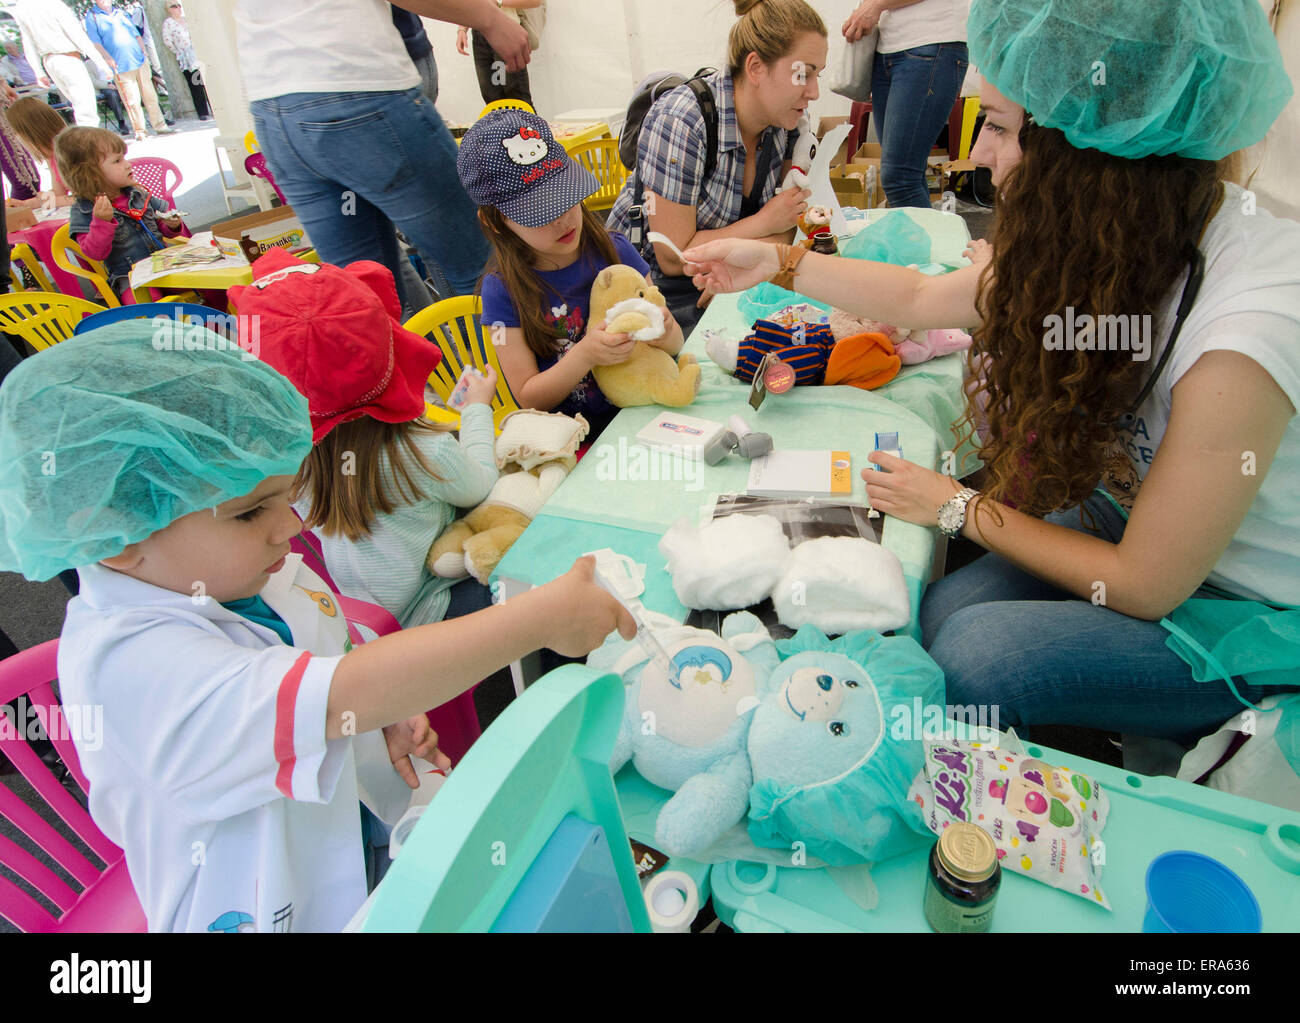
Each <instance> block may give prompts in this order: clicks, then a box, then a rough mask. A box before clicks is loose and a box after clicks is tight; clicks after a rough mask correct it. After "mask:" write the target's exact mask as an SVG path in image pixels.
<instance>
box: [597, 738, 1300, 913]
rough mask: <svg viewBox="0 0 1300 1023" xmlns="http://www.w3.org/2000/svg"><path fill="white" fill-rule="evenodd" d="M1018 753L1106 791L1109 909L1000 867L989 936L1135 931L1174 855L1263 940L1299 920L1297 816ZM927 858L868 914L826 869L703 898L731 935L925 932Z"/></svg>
mask: <svg viewBox="0 0 1300 1023" xmlns="http://www.w3.org/2000/svg"><path fill="white" fill-rule="evenodd" d="M957 727H960V726H957ZM1025 748H1026V752H1028V753H1029V755H1030V756H1035V757H1041V758H1042V759H1044V760H1046V761H1047V762H1048V763H1050V764H1052V765H1054V766H1055V765H1064V766H1067V767H1069V768H1071V769H1072V770H1075V771H1079V772H1082V773H1084V774H1087V775H1090V776H1091V777H1093V778H1095V779H1096V780H1098V781H1100V782H1101V783H1102V784H1103V785H1108V786H1109V797H1110V816H1109V818H1108V819H1107V821H1106V828H1105V830H1104V831H1103V833H1102V836H1101V838H1102V841H1104V842H1105V850H1106V861H1105V863H1104V864H1103V865H1102V874H1101V884H1102V888H1103V890H1104V891H1105V892H1106V896H1107V898H1108V899H1109V900H1110V904H1111V910H1110V911H1107V910H1105V909H1104V908H1102V907H1101V906H1099V905H1097V904H1095V903H1093V902H1090V901H1089V900H1087V899H1084V898H1081V897H1078V896H1075V895H1073V894H1072V893H1070V892H1066V891H1062V890H1061V889H1058V888H1052V887H1050V886H1049V885H1046V884H1043V883H1042V882H1040V881H1036V880H1031V879H1030V878H1028V877H1024V876H1023V875H1020V874H1015V873H1012V872H1011V871H1009V870H1004V871H1003V872H1002V886H1001V889H1000V891H999V894H998V900H997V906H996V908H995V910H994V914H993V930H994V931H995V932H1010V931H1037V932H1051V931H1058V932H1059V931H1072V932H1128V933H1134V932H1137V931H1141V930H1142V917H1143V914H1144V913H1145V911H1146V888H1145V877H1146V870H1147V867H1148V866H1149V865H1150V863H1151V861H1152V860H1154V859H1155V858H1156V857H1157V856H1159V855H1160V854H1161V853H1164V852H1169V851H1171V850H1175V849H1186V850H1191V851H1193V852H1199V853H1203V854H1204V855H1206V856H1210V857H1212V858H1213V859H1216V860H1218V861H1219V862H1220V863H1222V864H1224V865H1225V866H1226V867H1228V868H1229V869H1230V870H1232V871H1233V872H1234V873H1236V874H1237V876H1238V877H1240V878H1241V879H1242V880H1243V881H1244V882H1245V883H1246V885H1247V886H1248V887H1249V888H1250V889H1251V891H1252V892H1253V893H1254V895H1255V898H1256V899H1257V900H1258V901H1259V905H1260V909H1261V910H1262V913H1263V929H1264V930H1265V931H1294V930H1295V929H1296V926H1297V924H1298V923H1300V813H1295V812H1294V811H1291V810H1284V809H1281V808H1280V807H1274V806H1269V805H1268V804H1266V803H1259V802H1256V801H1255V800H1252V799H1244V798H1242V797H1240V796H1231V795H1228V794H1226V793H1223V792H1218V791H1216V790H1214V789H1208V788H1204V787H1202V786H1199V785H1193V784H1191V783H1189V782H1183V781H1178V780H1176V779H1174V778H1165V777H1161V778H1151V777H1147V776H1145V775H1138V774H1133V773H1132V772H1129V771H1125V770H1123V769H1121V768H1117V767H1110V766H1108V765H1106V764H1098V763H1095V762H1093V761H1091V760H1087V759H1085V758H1083V757H1076V756H1073V755H1071V754H1068V753H1061V752H1059V751H1057V750H1053V749H1049V748H1047V747H1044V746H1039V745H1036V744H1033V743H1026V744H1025ZM618 784H619V786H620V788H621V786H623V785H624V784H632V786H633V788H632V791H633V792H634V793H635V795H636V798H637V799H638V800H639V802H640V804H641V806H642V813H643V814H644V813H645V812H646V810H645V809H644V802H645V798H646V797H645V793H644V786H645V785H646V783H645V782H644V781H642V780H641V779H640V778H637V779H635V782H634V783H631V782H629V781H628V780H627V779H625V778H624V774H623V773H620V774H619V777H618ZM662 795H663V797H664V798H666V797H667V795H668V793H662ZM928 856H929V846H928V845H927V846H925V847H924V848H919V849H917V850H916V851H914V852H911V853H906V854H904V855H901V856H895V857H894V858H892V859H890V860H886V861H884V862H882V863H878V864H875V865H874V866H873V867H872V870H871V876H872V880H873V881H874V883H875V886H876V889H877V892H878V894H879V903H878V904H877V905H876V907H875V908H874V909H872V910H870V911H867V910H863V909H862V908H860V907H859V906H858V905H857V904H856V903H854V902H853V901H852V900H851V899H849V898H847V897H846V896H845V894H844V893H843V892H842V891H841V890H840V888H839V886H838V885H836V884H835V882H834V881H833V880H831V877H830V875H829V874H828V873H827V872H826V871H825V870H809V869H807V868H795V867H768V866H767V865H759V864H756V863H745V862H741V861H732V862H729V863H722V864H717V865H715V866H714V867H713V869H712V873H711V876H710V891H711V892H712V895H713V905H714V909H715V910H716V912H717V914H718V917H719V919H721V920H722V921H723V923H725V924H727V925H728V926H730V927H733V928H734V929H736V930H739V931H874V932H884V933H889V932H898V931H928V930H929V925H928V924H927V923H926V920H925V916H924V914H923V912H922V909H921V903H922V897H923V895H924V892H925V885H926V884H927V865H926V859H927V857H928ZM667 869H672V861H671V860H670V861H669V863H668V866H667Z"/></svg>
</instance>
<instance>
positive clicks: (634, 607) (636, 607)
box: [591, 568, 677, 681]
mask: <svg viewBox="0 0 1300 1023" xmlns="http://www.w3.org/2000/svg"><path fill="white" fill-rule="evenodd" d="M591 577H592V581H593V582H594V583H595V584H596V585H597V586H599V587H600V588H601V589H602V590H604V591H605V592H606V593H608V594H610V595H612V596H613V598H614V599H615V600H617V601H618V602H619V603H620V604H622V605H623V607H625V608H626V609H627V613H628V614H630V615H631V616H632V621H633V622H634V623H635V624H636V641H637V642H638V643H639V644H641V649H642V650H644V651H645V652H646V653H647V654H649V655H650V659H651V660H652V661H654V662H655V664H657V665H659V667H660V669H662V671H663V673H664V674H665V675H666V676H667V677H668V679H669V681H673V680H674V678H675V676H676V674H677V671H676V669H675V668H674V667H673V661H672V658H671V657H669V656H668V651H667V650H666V649H664V645H663V644H662V643H660V642H659V640H658V639H657V638H656V637H655V634H654V633H653V632H652V631H651V629H650V626H648V625H647V624H646V622H645V619H644V618H642V617H641V612H642V611H643V610H645V608H644V606H643V605H642V603H641V601H639V600H637V599H636V598H635V597H625V596H623V594H622V593H620V592H619V589H618V587H617V586H615V585H614V584H613V583H612V582H610V580H609V579H608V578H607V577H606V576H604V575H602V574H601V572H600V569H599V568H596V569H593V570H592V574H591Z"/></svg>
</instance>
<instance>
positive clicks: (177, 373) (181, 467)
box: [0, 318, 311, 579]
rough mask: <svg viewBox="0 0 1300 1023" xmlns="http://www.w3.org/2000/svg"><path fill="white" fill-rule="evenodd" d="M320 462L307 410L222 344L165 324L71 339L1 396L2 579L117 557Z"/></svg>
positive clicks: (286, 388) (205, 333)
mask: <svg viewBox="0 0 1300 1023" xmlns="http://www.w3.org/2000/svg"><path fill="white" fill-rule="evenodd" d="M310 450H311V420H310V418H309V417H308V414H307V401H306V399H305V398H303V397H302V395H300V394H299V393H298V392H297V391H296V390H294V388H293V385H292V384H290V383H289V382H288V381H287V380H286V379H285V378H284V377H282V376H281V375H280V374H279V373H277V372H276V371H275V370H273V369H272V368H271V367H270V366H267V365H266V364H265V363H262V362H259V361H257V360H256V359H254V358H253V357H252V356H251V355H249V354H248V353H247V352H245V351H243V350H242V349H240V348H239V347H238V346H237V345H236V344H235V343H234V342H233V341H231V340H228V339H227V338H225V337H223V336H221V335H219V334H215V333H213V332H211V331H209V330H206V329H204V328H202V327H200V326H198V325H195V324H181V323H177V322H176V321H174V320H171V319H169V318H158V319H152V320H150V319H139V320H133V321H127V322H124V323H116V324H112V325H110V326H107V327H101V328H99V329H98V330H92V331H89V332H87V333H85V334H82V335H79V336H77V337H72V338H69V339H68V340H66V341H63V342H60V343H59V344H56V345H55V346H54V347H52V348H49V349H46V350H45V351H43V352H41V353H40V354H38V355H35V356H33V357H31V358H29V359H25V360H24V361H23V362H22V363H21V364H20V365H19V366H18V367H17V368H15V369H14V370H13V371H12V372H11V373H10V374H9V375H8V376H7V377H6V378H5V381H4V386H3V387H0V569H10V570H16V571H19V572H22V573H23V575H25V576H27V577H28V578H29V579H49V578H51V577H52V576H54V575H56V574H57V573H58V572H60V571H62V570H63V569H65V568H77V567H80V566H82V565H89V564H92V563H94V562H96V561H99V560H101V559H103V558H109V557H113V556H114V555H117V554H120V553H121V552H122V551H123V549H124V548H126V547H127V545H129V544H133V543H137V542H139V541H141V540H143V539H145V538H146V537H148V536H149V535H150V534H152V533H155V532H157V531H158V530H160V529H162V528H163V527H165V526H167V525H169V524H170V523H172V522H174V521H175V520H176V519H178V518H180V517H181V516H182V515H188V514H189V513H190V512H194V511H199V510H201V509H204V508H211V507H214V506H215V505H218V504H220V503H221V502H223V501H229V500H231V499H233V498H237V497H243V496H244V495H246V494H248V493H249V492H250V491H252V490H253V489H254V488H255V487H256V486H257V485H258V484H259V483H261V482H262V481H263V480H264V479H266V478H267V477H268V476H281V475H288V474H292V473H296V472H297V471H298V467H299V465H301V463H302V460H303V459H304V458H305V457H306V456H307V453H308V452H309V451H310Z"/></svg>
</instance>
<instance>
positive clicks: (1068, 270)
mask: <svg viewBox="0 0 1300 1023" xmlns="http://www.w3.org/2000/svg"><path fill="white" fill-rule="evenodd" d="M1020 144H1021V150H1022V152H1023V156H1022V158H1021V160H1020V162H1019V164H1018V165H1017V166H1016V167H1014V168H1012V169H1011V170H1010V171H1009V172H1008V174H1007V178H1006V180H1005V181H1004V182H1003V187H1002V189H1001V194H1000V195H999V197H998V211H997V216H996V220H995V223H994V229H993V235H992V239H991V241H992V245H993V258H992V259H991V260H990V262H989V263H988V265H987V266H986V267H985V269H984V272H983V273H982V275H981V278H980V288H979V296H978V299H977V308H978V309H979V312H980V316H981V321H982V322H981V324H980V326H979V327H978V328H977V329H976V330H975V331H974V334H973V339H974V340H973V343H972V345H971V350H970V357H971V365H972V366H973V367H980V366H983V367H984V370H985V371H984V372H983V373H978V372H975V373H972V374H971V378H970V379H969V380H968V382H967V384H966V388H965V390H966V414H965V416H964V417H963V418H962V419H961V420H959V422H958V423H957V426H958V428H961V427H966V428H967V433H966V436H967V437H968V438H969V437H971V436H972V435H974V433H975V430H976V426H977V424H978V423H979V422H980V420H981V419H982V420H984V422H985V423H986V426H985V428H984V429H982V430H981V432H982V433H984V434H985V439H984V442H983V444H982V445H981V447H980V456H981V458H982V459H983V461H984V463H985V466H986V467H987V470H988V477H987V480H986V484H985V487H984V493H985V494H986V495H987V496H988V497H990V498H992V499H993V500H997V501H1002V502H1003V503H1005V504H1008V505H1011V506H1013V507H1015V508H1018V509H1019V510H1020V511H1023V512H1025V513H1027V514H1031V515H1036V516H1043V515H1046V514H1048V513H1049V512H1052V511H1056V510H1058V509H1061V508H1067V507H1070V506H1072V505H1075V504H1078V503H1080V502H1082V501H1083V500H1084V499H1085V498H1086V497H1087V496H1088V494H1089V493H1090V492H1091V491H1092V490H1093V488H1094V487H1095V486H1096V485H1097V484H1098V482H1099V481H1100V480H1101V478H1102V475H1103V473H1104V472H1105V471H1106V470H1107V469H1111V468H1119V467H1120V466H1121V463H1122V462H1123V461H1124V459H1125V456H1124V454H1123V451H1122V449H1121V448H1120V447H1119V445H1118V444H1117V443H1116V441H1117V434H1116V430H1115V426H1114V423H1115V420H1116V419H1118V418H1119V417H1120V416H1121V415H1123V413H1125V412H1126V411H1128V408H1129V406H1130V404H1131V403H1132V401H1133V399H1134V398H1135V397H1137V394H1138V391H1139V390H1140V388H1141V384H1142V380H1143V371H1144V366H1146V365H1153V364H1154V360H1152V362H1150V363H1146V364H1144V363H1142V362H1138V361H1135V360H1134V359H1133V358H1132V355H1131V354H1130V353H1129V352H1124V351H1110V352H1099V351H1058V350H1049V349H1048V348H1047V346H1046V343H1045V340H1046V334H1045V330H1046V327H1047V325H1048V323H1049V322H1051V321H1049V320H1048V317H1050V316H1053V315H1055V316H1058V317H1062V318H1064V317H1065V314H1066V308H1067V307H1070V306H1072V307H1073V308H1074V310H1075V316H1076V320H1077V318H1078V317H1079V316H1080V315H1081V314H1085V313H1086V314H1088V315H1090V316H1092V317H1094V318H1095V317H1097V316H1100V315H1106V316H1120V315H1122V316H1124V317H1131V316H1134V315H1136V316H1139V317H1141V316H1145V315H1150V316H1151V317H1152V320H1151V322H1152V323H1153V324H1155V325H1156V326H1154V327H1153V335H1152V338H1151V348H1152V349H1154V350H1156V351H1154V352H1153V353H1152V354H1156V355H1158V349H1159V347H1160V346H1161V345H1162V344H1163V342H1164V338H1163V337H1162V336H1158V335H1156V333H1155V331H1157V330H1159V329H1160V328H1159V324H1160V317H1159V315H1158V314H1159V313H1160V312H1161V310H1162V309H1164V307H1165V305H1166V303H1167V302H1168V299H1169V295H1170V291H1171V289H1172V288H1173V287H1174V286H1175V285H1176V284H1177V283H1178V281H1179V279H1180V278H1181V277H1182V275H1183V271H1185V270H1186V269H1187V267H1188V263H1189V260H1190V259H1191V258H1192V256H1193V255H1194V253H1195V250H1196V247H1197V244H1198V241H1199V239H1200V235H1201V233H1202V229H1203V227H1204V225H1205V223H1206V222H1207V221H1208V219H1209V217H1210V216H1211V215H1213V213H1214V211H1215V210H1216V209H1217V207H1218V204H1219V203H1220V202H1222V199H1223V186H1222V182H1221V180H1220V178H1221V173H1222V171H1223V170H1224V169H1225V167H1223V166H1221V165H1220V164H1218V163H1215V162H1214V161H1208V160H1189V159H1185V158H1182V157H1176V156H1158V157H1157V156H1153V157H1147V158H1145V159H1140V160H1128V159H1123V158H1120V157H1116V156H1110V155H1108V154H1106V153H1102V152H1100V151H1098V150H1096V149H1076V148H1074V147H1073V146H1072V145H1070V143H1069V142H1067V141H1066V139H1065V136H1064V135H1063V134H1062V133H1061V132H1060V131H1058V130H1056V129H1054V128H1044V127H1042V126H1039V125H1035V124H1033V123H1032V121H1029V122H1027V123H1026V124H1025V126H1024V127H1022V128H1021V131H1020ZM1133 322H1141V321H1140V320H1139V321H1133ZM1165 329H1166V330H1167V329H1168V325H1167V324H1166V325H1165Z"/></svg>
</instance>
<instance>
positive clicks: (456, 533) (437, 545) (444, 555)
mask: <svg viewBox="0 0 1300 1023" xmlns="http://www.w3.org/2000/svg"><path fill="white" fill-rule="evenodd" d="M473 535H474V530H473V529H472V528H471V527H470V524H469V523H468V522H466V521H465V520H464V519H459V520H458V521H456V522H453V523H452V524H451V525H450V526H448V527H447V528H446V529H444V530H443V532H442V535H441V536H440V537H438V539H436V540H434V541H433V546H432V547H430V548H429V555H428V557H427V558H426V559H425V564H426V565H428V567H429V571H430V572H432V573H433V574H434V575H436V576H439V577H441V578H443V579H464V578H465V576H467V575H468V574H469V573H468V572H467V571H466V569H465V541H466V540H468V539H469V538H470V537H471V536H473Z"/></svg>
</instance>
